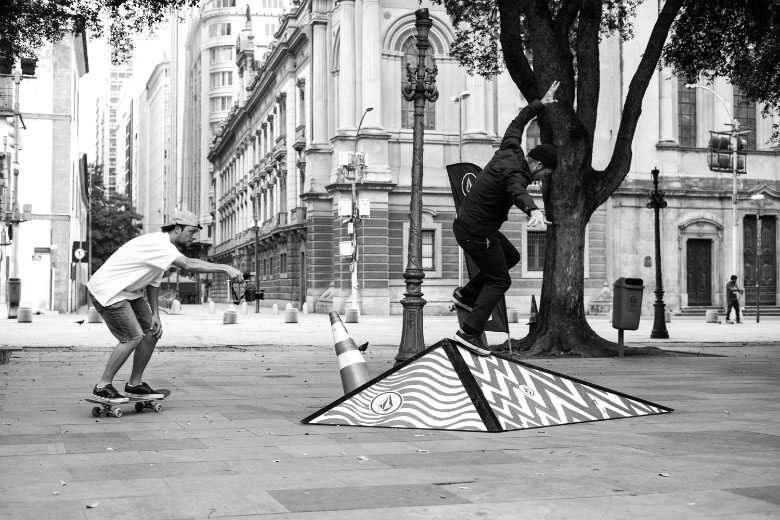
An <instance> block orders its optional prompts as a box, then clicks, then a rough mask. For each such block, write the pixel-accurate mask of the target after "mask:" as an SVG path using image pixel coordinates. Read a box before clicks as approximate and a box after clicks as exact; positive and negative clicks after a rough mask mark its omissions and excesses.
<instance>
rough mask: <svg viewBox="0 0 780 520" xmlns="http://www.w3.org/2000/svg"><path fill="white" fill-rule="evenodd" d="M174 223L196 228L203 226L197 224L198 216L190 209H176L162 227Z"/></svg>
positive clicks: (173, 224)
mask: <svg viewBox="0 0 780 520" xmlns="http://www.w3.org/2000/svg"><path fill="white" fill-rule="evenodd" d="M176 224H178V225H180V226H195V227H197V228H198V229H203V227H202V226H201V225H200V224H198V217H197V216H196V215H195V213H193V212H192V211H176V212H175V213H174V214H173V216H172V217H171V218H170V219H169V220H168V222H167V223H166V224H165V225H164V226H163V227H168V226H175V225H176Z"/></svg>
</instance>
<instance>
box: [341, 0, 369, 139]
mask: <svg viewBox="0 0 780 520" xmlns="http://www.w3.org/2000/svg"><path fill="white" fill-rule="evenodd" d="M339 10H340V11H341V16H340V18H341V41H340V44H339V120H338V131H339V132H341V131H344V130H354V129H355V103H356V101H357V99H356V98H355V43H356V42H355V0H341V2H339ZM366 32H367V31H366Z"/></svg>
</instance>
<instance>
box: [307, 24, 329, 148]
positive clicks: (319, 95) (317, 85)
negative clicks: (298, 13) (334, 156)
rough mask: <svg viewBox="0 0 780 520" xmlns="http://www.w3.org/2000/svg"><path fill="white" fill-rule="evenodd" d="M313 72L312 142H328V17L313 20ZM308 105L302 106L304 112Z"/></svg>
mask: <svg viewBox="0 0 780 520" xmlns="http://www.w3.org/2000/svg"><path fill="white" fill-rule="evenodd" d="M312 33H313V36H312V39H313V40H314V41H313V42H312V47H311V48H312V54H313V57H312V65H311V67H312V72H311V75H312V77H311V90H310V92H311V96H312V99H311V103H312V120H311V121H308V124H309V127H310V128H311V130H310V131H311V140H312V143H319V144H325V143H327V142H328V26H327V19H318V18H315V19H314V20H313V21H312ZM305 110H306V106H305V105H304V106H301V113H304V112H305Z"/></svg>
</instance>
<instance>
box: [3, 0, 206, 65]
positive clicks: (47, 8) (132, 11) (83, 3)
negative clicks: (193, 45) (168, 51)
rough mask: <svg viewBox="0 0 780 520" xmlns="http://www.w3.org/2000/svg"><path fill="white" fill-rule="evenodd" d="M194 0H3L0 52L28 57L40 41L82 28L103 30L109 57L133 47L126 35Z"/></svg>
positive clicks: (146, 29)
mask: <svg viewBox="0 0 780 520" xmlns="http://www.w3.org/2000/svg"><path fill="white" fill-rule="evenodd" d="M198 4H199V0H57V1H42V0H4V1H3V15H2V17H0V54H4V55H6V56H9V57H13V58H16V57H34V56H35V53H36V50H37V49H39V48H40V47H41V46H43V45H44V44H45V43H46V42H57V41H59V40H61V39H62V38H63V37H64V36H65V35H66V34H68V33H69V32H80V31H82V30H86V31H87V33H88V34H89V36H90V37H94V38H98V37H101V36H103V35H104V34H105V32H106V29H107V30H108V39H109V43H110V45H111V48H112V53H111V58H112V61H113V62H114V63H122V62H124V61H126V59H127V58H128V57H129V56H130V54H131V52H132V50H133V41H132V36H133V35H135V34H152V33H153V32H154V29H155V28H156V27H157V26H159V25H160V24H161V23H162V22H164V21H165V20H166V19H168V18H169V17H170V16H171V12H172V10H179V9H182V8H185V7H192V6H196V5H198Z"/></svg>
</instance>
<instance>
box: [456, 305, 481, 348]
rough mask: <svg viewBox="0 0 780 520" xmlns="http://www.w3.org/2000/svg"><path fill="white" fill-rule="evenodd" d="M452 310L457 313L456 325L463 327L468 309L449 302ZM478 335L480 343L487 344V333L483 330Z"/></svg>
mask: <svg viewBox="0 0 780 520" xmlns="http://www.w3.org/2000/svg"><path fill="white" fill-rule="evenodd" d="M453 311H454V312H456V313H457V314H458V327H460V328H463V322H464V321H466V318H468V316H469V311H467V310H466V309H464V308H462V307H458V306H457V305H455V304H454V303H451V304H450V312H453ZM480 337H481V338H482V343H483V344H484V345H487V344H488V342H487V335H486V334H485V333H484V332H483V333H482V336H480ZM453 341H454V340H453Z"/></svg>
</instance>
